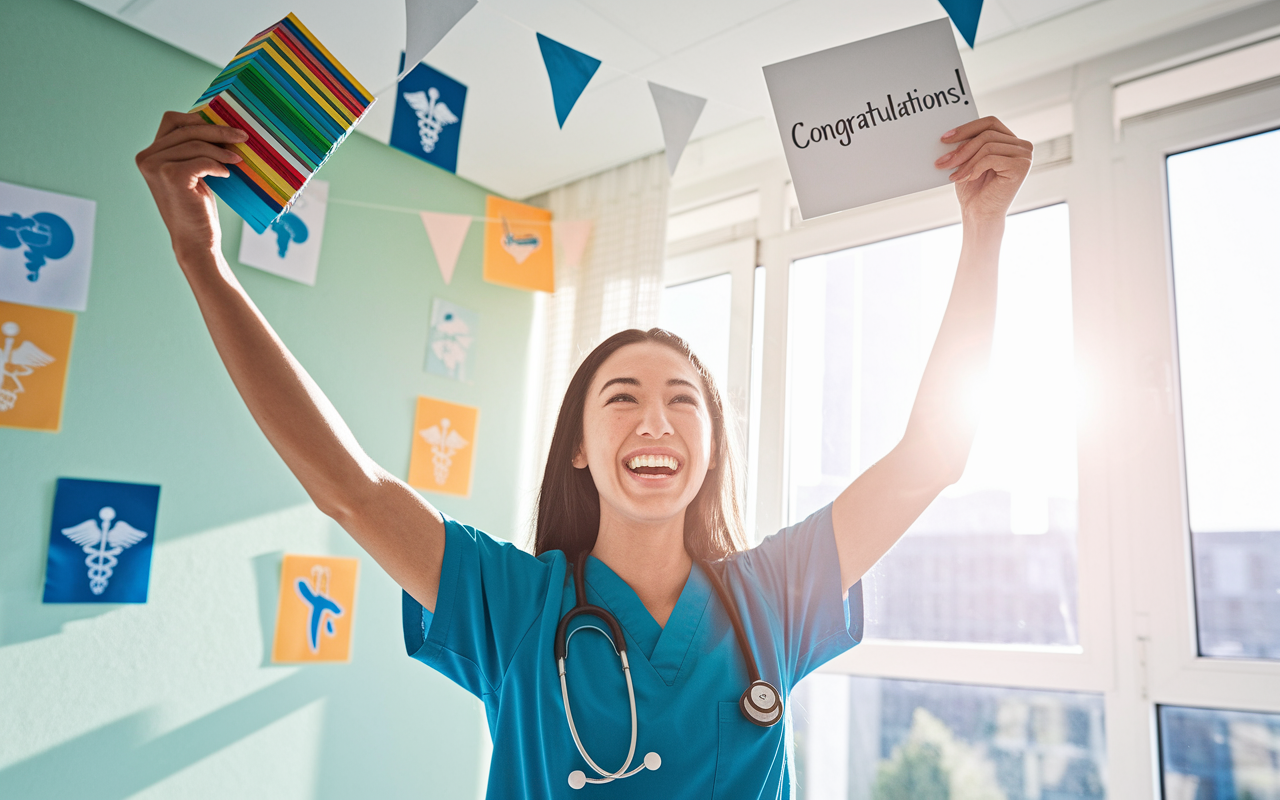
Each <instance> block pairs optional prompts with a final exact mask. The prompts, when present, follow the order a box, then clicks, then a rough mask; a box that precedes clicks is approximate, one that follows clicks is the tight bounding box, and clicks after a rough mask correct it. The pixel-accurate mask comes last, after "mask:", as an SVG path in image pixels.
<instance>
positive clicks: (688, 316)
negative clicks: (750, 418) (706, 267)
mask: <svg viewBox="0 0 1280 800" xmlns="http://www.w3.org/2000/svg"><path fill="white" fill-rule="evenodd" d="M732 288H733V277H732V276H731V275H729V274H728V273H725V274H723V275H716V276H715V277H712V278H703V279H702V280H698V281H691V282H689V283H682V284H680V285H678V286H668V287H667V288H666V289H663V291H662V316H661V321H660V322H659V323H658V324H659V325H660V326H661V327H663V328H666V329H667V330H669V331H671V332H672V333H674V334H676V335H677V336H680V337H681V338H683V339H684V340H685V341H686V342H688V343H689V346H690V347H691V348H693V352H694V353H696V354H697V355H698V358H699V360H701V361H702V363H703V364H704V365H705V366H706V368H707V370H708V371H709V372H710V373H711V377H713V378H715V381H716V386H718V387H720V391H722V392H723V391H724V388H725V387H726V386H727V385H728V384H727V383H726V382H727V381H728V378H729V310H730V298H731V290H732Z"/></svg>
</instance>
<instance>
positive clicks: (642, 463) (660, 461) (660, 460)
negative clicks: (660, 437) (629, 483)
mask: <svg viewBox="0 0 1280 800" xmlns="http://www.w3.org/2000/svg"><path fill="white" fill-rule="evenodd" d="M627 467H628V468H630V469H637V468H639V467H666V468H667V469H669V470H671V471H672V472H675V471H676V470H677V469H679V468H680V463H679V462H678V461H676V459H675V457H674V456H655V455H648V456H636V457H634V458H632V459H631V460H630V461H628V462H627Z"/></svg>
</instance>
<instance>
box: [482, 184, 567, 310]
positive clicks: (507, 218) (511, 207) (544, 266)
mask: <svg viewBox="0 0 1280 800" xmlns="http://www.w3.org/2000/svg"><path fill="white" fill-rule="evenodd" d="M485 217H486V218H487V220H486V222H485V226H484V229H485V230H484V279H485V280H486V281H489V282H490V283H496V284H500V285H502V286H511V287H514V288H517V289H529V290H531V291H540V292H554V291H555V288H556V280H555V261H554V258H553V255H552V254H553V252H554V248H553V247H552V239H551V212H550V211H547V210H546V209H543V208H538V207H536V206H529V205H525V204H524V203H517V202H515V201H514V200H504V199H503V198H501V197H494V196H493V195H490V196H489V199H488V202H487V203H486V204H485Z"/></svg>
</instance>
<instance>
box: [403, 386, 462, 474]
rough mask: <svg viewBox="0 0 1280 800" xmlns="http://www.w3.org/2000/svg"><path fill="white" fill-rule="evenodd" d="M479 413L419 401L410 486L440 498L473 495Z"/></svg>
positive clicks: (439, 402)
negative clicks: (433, 493)
mask: <svg viewBox="0 0 1280 800" xmlns="http://www.w3.org/2000/svg"><path fill="white" fill-rule="evenodd" d="M479 416H480V409H478V408H475V407H473V406H461V405H458V404H457V403H449V402H446V401H444V400H437V399H435V398H433V397H419V398H418V408H417V411H416V413H415V414H414V418H413V446H412V448H411V451H410V454H409V479H408V482H409V485H410V486H412V487H414V488H415V489H425V490H427V491H431V492H439V493H441V494H455V495H460V496H462V497H466V496H468V495H470V494H471V463H472V457H471V456H472V453H473V452H474V451H475V442H476V421H477V419H478V418H479Z"/></svg>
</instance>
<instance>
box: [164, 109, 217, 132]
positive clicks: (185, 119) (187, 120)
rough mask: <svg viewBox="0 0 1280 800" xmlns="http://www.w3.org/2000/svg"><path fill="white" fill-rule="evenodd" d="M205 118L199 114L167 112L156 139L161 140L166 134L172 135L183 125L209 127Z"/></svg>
mask: <svg viewBox="0 0 1280 800" xmlns="http://www.w3.org/2000/svg"><path fill="white" fill-rule="evenodd" d="M207 124H208V123H207V122H205V121H204V117H202V116H200V115H199V114H184V113H182V112H181V111H166V112H164V116H162V117H160V129H159V130H158V131H156V138H157V139H159V138H160V137H161V136H164V135H165V134H166V133H170V132H171V131H173V130H174V129H175V128H179V127H181V126H183V125H207Z"/></svg>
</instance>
